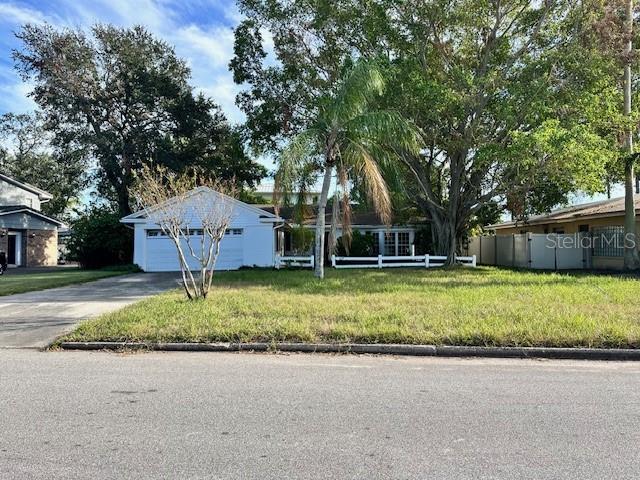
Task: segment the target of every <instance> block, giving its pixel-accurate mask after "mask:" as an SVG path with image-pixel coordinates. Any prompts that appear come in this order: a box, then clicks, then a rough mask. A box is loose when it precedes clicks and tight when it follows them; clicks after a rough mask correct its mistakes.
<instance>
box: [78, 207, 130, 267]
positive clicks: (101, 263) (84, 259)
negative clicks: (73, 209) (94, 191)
mask: <svg viewBox="0 0 640 480" xmlns="http://www.w3.org/2000/svg"><path fill="white" fill-rule="evenodd" d="M68 248H69V259H71V260H75V261H77V262H78V263H79V264H80V266H82V267H83V268H91V269H95V268H103V267H108V266H113V265H127V264H130V263H131V262H132V258H133V230H131V229H130V228H128V227H126V226H125V225H123V224H122V223H120V215H118V213H116V212H114V211H113V210H112V209H111V208H109V207H105V206H95V205H93V206H91V207H89V208H88V209H87V210H86V211H85V212H84V213H83V215H81V216H80V217H79V218H78V219H77V220H75V221H74V222H73V224H72V227H71V237H70V238H69V243H68Z"/></svg>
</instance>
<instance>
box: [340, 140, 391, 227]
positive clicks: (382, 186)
mask: <svg viewBox="0 0 640 480" xmlns="http://www.w3.org/2000/svg"><path fill="white" fill-rule="evenodd" d="M342 158H343V159H344V160H345V161H346V162H348V164H349V165H350V166H351V168H352V169H353V175H355V176H357V177H358V178H360V179H361V181H362V183H363V185H364V187H365V193H366V196H367V198H368V199H369V200H370V201H371V203H372V204H373V208H374V210H375V211H376V213H377V214H378V216H379V217H380V220H381V221H383V222H384V223H385V224H387V225H390V224H391V220H392V215H391V196H390V194H389V188H388V186H387V182H386V181H385V179H384V177H383V176H382V172H381V171H380V168H379V167H378V164H377V162H376V160H375V159H374V157H373V156H372V155H371V153H370V152H369V151H368V150H367V148H365V146H364V145H363V144H361V143H355V142H350V143H349V144H348V145H347V147H346V148H345V149H344V151H343V152H342Z"/></svg>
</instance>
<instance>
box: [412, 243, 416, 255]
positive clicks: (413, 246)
mask: <svg viewBox="0 0 640 480" xmlns="http://www.w3.org/2000/svg"><path fill="white" fill-rule="evenodd" d="M411 256H412V257H415V256H416V246H415V245H414V244H411Z"/></svg>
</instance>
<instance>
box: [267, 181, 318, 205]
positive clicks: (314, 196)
mask: <svg viewBox="0 0 640 480" xmlns="http://www.w3.org/2000/svg"><path fill="white" fill-rule="evenodd" d="M254 194H255V195H256V196H258V197H260V198H262V200H263V203H267V204H269V205H272V204H273V200H274V196H275V185H274V184H273V183H272V182H262V183H260V184H259V185H258V186H257V187H256V188H255V191H254ZM319 197H320V192H319V191H312V192H306V194H305V197H304V202H303V203H304V204H306V205H313V204H316V203H318V198H319ZM289 201H290V202H291V203H292V204H295V203H297V201H298V194H297V193H290V194H289Z"/></svg>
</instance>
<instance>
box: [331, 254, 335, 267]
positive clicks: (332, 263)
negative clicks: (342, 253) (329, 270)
mask: <svg viewBox="0 0 640 480" xmlns="http://www.w3.org/2000/svg"><path fill="white" fill-rule="evenodd" d="M331 266H332V267H333V268H336V256H335V255H331Z"/></svg>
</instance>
